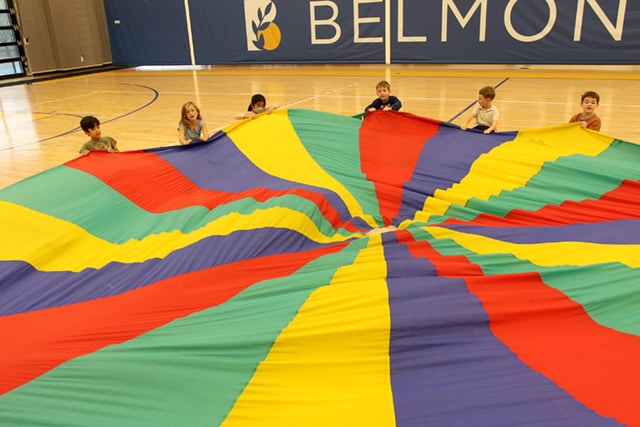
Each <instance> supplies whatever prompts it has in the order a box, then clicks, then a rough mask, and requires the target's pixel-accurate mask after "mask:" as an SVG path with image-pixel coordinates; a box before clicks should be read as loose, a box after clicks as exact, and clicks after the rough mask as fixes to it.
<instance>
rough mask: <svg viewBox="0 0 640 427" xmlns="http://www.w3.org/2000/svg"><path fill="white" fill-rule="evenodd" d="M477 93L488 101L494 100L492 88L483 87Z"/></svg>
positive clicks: (494, 94) (494, 92)
mask: <svg viewBox="0 0 640 427" xmlns="http://www.w3.org/2000/svg"><path fill="white" fill-rule="evenodd" d="M478 93H479V94H480V95H482V96H484V97H485V98H488V99H494V98H495V97H496V91H495V90H494V89H493V86H485V87H483V88H481V89H480V90H479V91H478Z"/></svg>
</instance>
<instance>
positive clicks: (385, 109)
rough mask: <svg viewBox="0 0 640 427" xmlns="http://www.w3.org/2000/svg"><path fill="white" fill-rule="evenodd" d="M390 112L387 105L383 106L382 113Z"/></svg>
mask: <svg viewBox="0 0 640 427" xmlns="http://www.w3.org/2000/svg"><path fill="white" fill-rule="evenodd" d="M389 110H391V107H390V106H388V105H385V107H384V108H383V109H382V111H389Z"/></svg>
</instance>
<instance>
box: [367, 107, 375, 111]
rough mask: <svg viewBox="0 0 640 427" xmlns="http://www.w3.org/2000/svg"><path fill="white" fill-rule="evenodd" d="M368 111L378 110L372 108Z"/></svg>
mask: <svg viewBox="0 0 640 427" xmlns="http://www.w3.org/2000/svg"><path fill="white" fill-rule="evenodd" d="M367 111H376V109H375V108H373V107H371V108H369V110H367Z"/></svg>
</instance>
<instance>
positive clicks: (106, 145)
mask: <svg viewBox="0 0 640 427" xmlns="http://www.w3.org/2000/svg"><path fill="white" fill-rule="evenodd" d="M117 143H118V142H117V141H116V140H115V139H113V138H111V137H110V136H103V137H101V138H100V139H90V140H89V141H87V142H85V143H84V145H83V146H82V147H80V153H82V152H83V151H85V150H87V151H109V149H111V150H114V149H115V148H116V144H117Z"/></svg>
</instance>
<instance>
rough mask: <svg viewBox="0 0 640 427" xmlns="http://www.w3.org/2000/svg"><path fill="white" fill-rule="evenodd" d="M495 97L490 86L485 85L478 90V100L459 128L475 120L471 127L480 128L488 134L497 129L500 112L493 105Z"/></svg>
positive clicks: (464, 127)
mask: <svg viewBox="0 0 640 427" xmlns="http://www.w3.org/2000/svg"><path fill="white" fill-rule="evenodd" d="M495 97H496V91H495V89H493V87H492V86H485V87H483V88H481V89H480V90H479V91H478V102H477V103H476V105H475V106H474V107H473V110H471V115H470V116H469V118H468V119H467V121H466V122H465V123H464V124H463V125H461V126H460V129H462V130H466V129H467V127H468V126H469V123H471V122H472V121H475V126H474V127H473V129H477V130H481V131H482V132H483V133H485V134H489V133H491V132H494V131H496V130H497V129H498V119H499V118H500V112H499V111H498V107H496V106H495V105H493V100H494V99H495Z"/></svg>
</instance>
